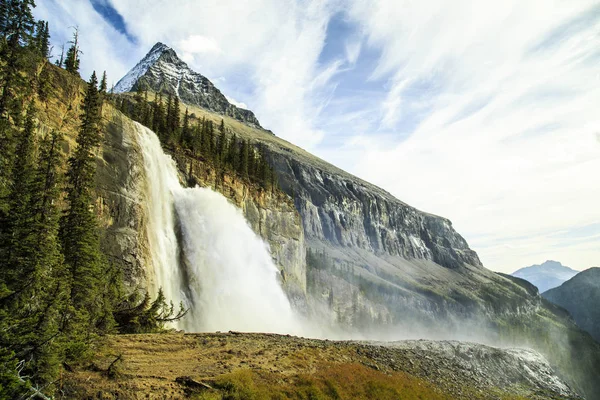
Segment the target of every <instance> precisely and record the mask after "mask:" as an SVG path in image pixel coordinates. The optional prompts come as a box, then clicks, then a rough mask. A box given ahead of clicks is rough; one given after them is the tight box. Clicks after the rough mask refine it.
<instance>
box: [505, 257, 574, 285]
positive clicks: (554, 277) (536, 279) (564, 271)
mask: <svg viewBox="0 0 600 400" xmlns="http://www.w3.org/2000/svg"><path fill="white" fill-rule="evenodd" d="M578 272H579V271H575V270H574V269H571V268H569V267H566V266H564V265H562V264H561V263H560V262H558V261H554V260H547V261H545V262H544V263H542V264H536V265H531V266H529V267H525V268H521V269H519V270H517V271H515V272H513V273H512V274H511V275H512V276H516V277H517V278H521V279H525V280H526V281H529V282H531V283H532V284H534V285H535V286H537V287H538V289H539V291H540V293H542V292H545V291H546V290H548V289H552V288H554V287H557V286H560V285H561V284H562V283H563V282H565V281H567V280H568V279H571V278H572V277H574V276H575V275H577V273H578Z"/></svg>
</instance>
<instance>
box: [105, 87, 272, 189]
mask: <svg viewBox="0 0 600 400" xmlns="http://www.w3.org/2000/svg"><path fill="white" fill-rule="evenodd" d="M147 98H148V96H147V91H146V90H145V88H144V84H143V82H138V84H137V85H136V93H135V94H134V96H133V99H131V97H129V96H118V97H116V101H117V105H118V108H119V109H120V110H121V111H122V112H123V113H125V114H126V115H128V116H129V117H131V118H132V119H134V120H136V121H138V122H140V123H141V124H143V125H146V126H147V127H149V128H151V129H152V130H153V131H154V132H156V134H157V136H158V137H159V139H160V140H161V143H162V144H163V146H165V147H167V148H170V149H175V148H182V149H183V150H184V151H187V152H188V154H189V155H191V156H192V157H194V158H197V159H199V160H201V161H203V162H205V163H207V164H208V165H210V166H211V167H213V168H214V169H215V171H216V175H217V179H223V177H224V175H225V173H228V174H230V175H233V176H237V177H239V178H240V179H242V180H244V181H247V182H249V183H254V184H256V185H258V187H260V188H262V189H264V190H270V191H275V190H276V189H277V188H278V183H277V175H276V173H275V170H274V168H273V166H272V165H271V163H270V162H269V153H268V151H267V148H266V146H256V145H253V144H252V143H250V142H248V141H247V140H239V139H238V138H237V136H236V135H235V134H233V135H231V136H230V135H229V134H228V131H227V127H226V126H225V121H224V120H221V123H220V124H219V126H218V128H217V129H215V125H214V124H213V122H212V121H210V120H207V119H206V118H203V119H201V120H200V119H197V120H196V124H195V125H194V124H193V123H192V118H193V116H192V115H190V114H189V112H188V110H187V109H186V110H185V113H184V115H183V121H182V120H181V116H180V114H181V111H180V102H179V98H178V97H177V96H173V95H171V94H169V95H168V97H167V102H166V105H165V104H164V103H163V98H162V94H161V93H159V94H158V95H157V96H156V98H155V100H154V101H153V102H151V103H150V102H148V100H147ZM132 100H133V101H132ZM189 178H191V177H189ZM190 181H191V179H190Z"/></svg>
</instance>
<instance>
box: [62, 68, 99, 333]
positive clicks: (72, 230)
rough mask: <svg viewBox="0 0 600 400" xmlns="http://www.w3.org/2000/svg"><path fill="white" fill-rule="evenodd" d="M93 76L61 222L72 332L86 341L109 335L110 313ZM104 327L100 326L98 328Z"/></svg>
mask: <svg viewBox="0 0 600 400" xmlns="http://www.w3.org/2000/svg"><path fill="white" fill-rule="evenodd" d="M97 85H98V80H97V78H96V73H95V72H94V73H93V74H92V77H91V78H90V81H89V82H88V88H87V92H86V96H85V99H84V101H83V105H82V110H83V113H82V115H81V126H80V128H79V135H78V136H77V148H76V150H75V152H74V154H73V155H72V156H71V157H70V158H69V161H68V164H69V170H68V172H67V181H68V182H67V183H68V184H67V196H66V201H67V210H66V213H65V214H64V215H63V217H62V218H61V226H60V236H61V242H62V249H63V253H64V257H65V263H66V265H67V266H68V268H69V272H70V274H71V288H70V302H71V304H72V306H73V308H74V309H75V311H76V317H77V318H76V320H75V322H74V323H73V324H72V325H71V326H70V328H71V329H72V330H73V331H76V332H80V333H81V335H82V336H81V338H80V339H81V341H83V342H85V341H86V340H88V339H89V335H90V334H92V333H94V332H95V331H96V329H100V330H103V329H108V328H109V325H110V316H109V313H110V310H109V305H108V304H106V302H105V298H104V296H103V294H102V292H103V291H104V290H105V289H106V287H105V283H106V279H108V276H107V274H106V271H105V262H104V260H103V257H102V254H101V252H100V240H99V233H98V223H97V220H96V213H95V211H94V204H95V197H94V192H93V188H94V177H95V173H96V159H95V154H94V152H95V150H96V149H97V147H98V145H99V143H100V138H101V132H100V96H99V93H98V87H97ZM100 325H102V326H100Z"/></svg>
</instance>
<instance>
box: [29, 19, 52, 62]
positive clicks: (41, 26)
mask: <svg viewBox="0 0 600 400" xmlns="http://www.w3.org/2000/svg"><path fill="white" fill-rule="evenodd" d="M31 45H32V47H33V48H34V49H35V51H36V52H37V53H38V54H39V55H40V56H42V57H45V58H47V57H49V55H50V32H49V30H48V22H46V21H41V20H40V21H38V22H37V23H36V27H35V39H34V40H33V41H32V43H31Z"/></svg>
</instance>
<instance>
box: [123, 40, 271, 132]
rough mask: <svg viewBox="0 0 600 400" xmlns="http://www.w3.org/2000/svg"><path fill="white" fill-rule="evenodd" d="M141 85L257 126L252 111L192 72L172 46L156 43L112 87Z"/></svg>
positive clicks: (129, 87)
mask: <svg viewBox="0 0 600 400" xmlns="http://www.w3.org/2000/svg"><path fill="white" fill-rule="evenodd" d="M139 86H142V87H144V88H146V89H148V90H152V91H153V92H156V93H166V94H173V95H176V96H179V98H180V99H181V101H183V102H184V103H187V104H193V105H196V106H199V107H202V108H205V109H207V110H210V111H212V112H215V113H217V114H220V115H223V116H228V117H231V118H233V119H235V120H238V121H241V122H243V123H246V124H248V125H250V126H253V127H256V128H260V127H261V126H260V123H259V122H258V119H256V116H255V115H254V113H253V112H252V111H249V110H245V109H243V108H239V107H237V106H235V105H233V104H231V103H230V102H229V101H228V100H227V98H226V97H225V96H224V95H223V94H222V93H221V91H220V90H219V89H217V88H216V87H215V85H213V84H212V82H211V81H210V80H208V78H206V77H205V76H203V75H201V74H199V73H197V72H194V71H192V70H191V69H190V68H189V67H188V65H187V64H186V63H185V62H183V61H182V60H181V59H180V58H179V57H177V54H176V53H175V51H174V50H173V49H171V48H170V47H168V46H166V45H164V44H163V43H156V44H155V45H154V47H152V49H151V50H150V51H149V52H148V54H146V56H145V57H144V58H143V59H142V60H141V61H140V62H139V63H138V64H137V65H136V66H135V67H133V68H132V69H131V71H129V72H128V73H127V75H125V76H124V77H123V78H122V79H121V80H120V81H119V82H118V83H117V84H116V85H115V88H114V92H115V93H125V92H131V91H135V90H137V89H138V87H139Z"/></svg>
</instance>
